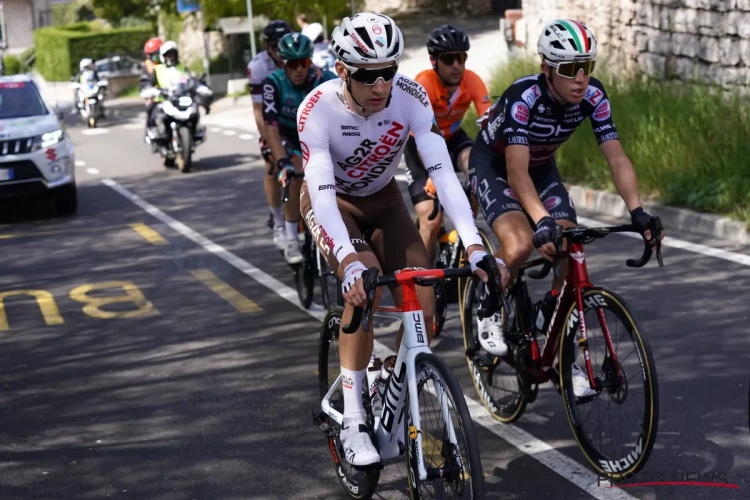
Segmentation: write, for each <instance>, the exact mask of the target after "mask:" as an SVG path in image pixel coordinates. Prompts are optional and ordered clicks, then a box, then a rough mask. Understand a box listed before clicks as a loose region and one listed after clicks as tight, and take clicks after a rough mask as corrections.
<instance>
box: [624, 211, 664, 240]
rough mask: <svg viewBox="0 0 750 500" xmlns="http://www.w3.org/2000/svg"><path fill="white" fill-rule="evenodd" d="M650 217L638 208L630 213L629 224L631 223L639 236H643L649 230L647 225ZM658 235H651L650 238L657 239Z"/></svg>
mask: <svg viewBox="0 0 750 500" xmlns="http://www.w3.org/2000/svg"><path fill="white" fill-rule="evenodd" d="M652 218H653V217H651V216H650V215H649V214H647V213H646V211H645V210H643V207H638V208H636V209H635V210H633V211H632V212H630V222H632V223H633V225H634V226H635V228H636V230H637V231H638V232H639V233H640V234H641V236H644V233H645V232H646V231H648V230H649V229H651V228H650V227H649V225H650V224H651V219H652ZM644 237H645V236H644ZM658 237H659V235H658V234H652V235H651V238H652V239H653V238H658Z"/></svg>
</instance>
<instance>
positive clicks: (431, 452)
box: [404, 353, 484, 499]
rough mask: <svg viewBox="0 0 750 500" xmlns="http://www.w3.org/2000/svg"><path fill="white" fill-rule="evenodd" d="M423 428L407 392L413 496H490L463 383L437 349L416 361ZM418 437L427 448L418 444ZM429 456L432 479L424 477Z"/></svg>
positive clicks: (406, 435) (406, 427)
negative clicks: (415, 419) (486, 492)
mask: <svg viewBox="0 0 750 500" xmlns="http://www.w3.org/2000/svg"><path fill="white" fill-rule="evenodd" d="M414 365H415V369H416V373H417V380H418V382H417V393H418V398H419V402H418V407H419V420H420V427H421V432H420V433H419V434H418V433H417V430H416V428H412V427H413V424H412V422H413V418H412V414H411V411H410V408H411V406H410V402H409V397H410V394H409V393H408V391H407V393H406V399H405V402H404V411H405V412H406V424H407V425H404V441H405V442H406V451H407V453H406V464H407V480H408V483H409V493H410V495H411V498H413V499H426V498H484V476H483V474H482V462H481V460H480V455H479V446H478V444H477V439H476V435H475V434H474V426H473V423H472V421H471V415H470V414H469V409H468V407H467V406H466V399H465V398H464V395H463V392H462V391H461V386H460V385H459V383H458V380H456V377H455V375H454V374H453V372H451V371H450V368H448V365H446V364H445V361H443V360H442V359H440V358H438V357H437V356H435V355H434V354H432V353H424V354H419V355H418V356H417V358H416V360H415V363H414ZM417 436H421V438H422V447H421V448H422V449H421V452H420V450H418V449H417ZM420 456H421V457H423V459H424V465H425V468H426V469H427V479H426V480H424V481H423V480H420V478H419V457H420Z"/></svg>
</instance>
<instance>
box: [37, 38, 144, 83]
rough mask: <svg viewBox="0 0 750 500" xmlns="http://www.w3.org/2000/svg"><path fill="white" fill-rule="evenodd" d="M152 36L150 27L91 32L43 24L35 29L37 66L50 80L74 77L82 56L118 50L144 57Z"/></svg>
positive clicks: (106, 55)
mask: <svg viewBox="0 0 750 500" xmlns="http://www.w3.org/2000/svg"><path fill="white" fill-rule="evenodd" d="M76 28H77V29H80V28H79V27H78V26H76ZM152 36H153V30H151V29H150V28H120V29H112V30H104V31H88V32H87V31H71V30H67V29H58V28H40V29H38V30H35V31H34V45H35V46H36V67H37V70H38V71H39V73H40V74H41V75H42V76H43V77H44V78H45V79H46V80H49V81H66V80H70V77H71V76H73V75H75V74H76V73H77V72H78V63H79V61H80V60H81V59H83V58H85V57H90V58H92V59H94V60H96V59H101V58H103V57H108V56H112V55H115V54H117V55H130V56H133V57H140V56H141V54H142V52H143V45H144V44H145V43H146V41H147V40H148V39H149V38H151V37H152Z"/></svg>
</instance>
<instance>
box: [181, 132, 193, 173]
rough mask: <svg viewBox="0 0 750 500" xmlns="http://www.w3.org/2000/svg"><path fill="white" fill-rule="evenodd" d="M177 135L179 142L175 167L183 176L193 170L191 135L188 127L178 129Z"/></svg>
mask: <svg viewBox="0 0 750 500" xmlns="http://www.w3.org/2000/svg"><path fill="white" fill-rule="evenodd" d="M177 134H178V137H179V141H180V152H179V153H177V167H178V168H179V169H180V171H181V172H182V173H183V174H187V173H188V172H190V171H191V170H192V168H193V134H192V132H190V129H189V128H188V127H180V129H179V130H178V131H177Z"/></svg>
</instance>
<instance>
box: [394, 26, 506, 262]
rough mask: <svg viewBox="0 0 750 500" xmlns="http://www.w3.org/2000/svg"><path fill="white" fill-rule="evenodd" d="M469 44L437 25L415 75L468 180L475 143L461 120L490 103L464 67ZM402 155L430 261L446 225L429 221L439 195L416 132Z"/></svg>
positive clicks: (455, 162) (463, 35)
mask: <svg viewBox="0 0 750 500" xmlns="http://www.w3.org/2000/svg"><path fill="white" fill-rule="evenodd" d="M469 47H470V44H469V37H468V36H467V35H466V33H464V32H463V31H462V30H461V29H460V28H455V27H453V26H449V25H447V24H444V25H442V26H440V27H438V28H436V29H434V30H433V31H432V33H430V37H429V39H428V41H427V52H428V53H429V54H430V62H431V63H432V69H427V70H424V71H422V72H421V73H419V74H418V75H417V77H416V78H415V80H416V81H417V82H419V83H420V84H421V85H422V86H423V87H424V89H425V91H426V92H427V98H428V99H429V102H430V104H431V105H432V110H433V112H434V114H435V119H436V121H437V125H438V127H439V128H440V131H441V132H442V134H443V137H445V141H446V143H447V145H448V151H449V153H450V156H451V161H452V162H453V169H454V170H455V171H456V172H458V171H461V172H463V174H464V176H465V177H466V180H467V181H468V179H469V153H470V152H471V147H472V145H473V144H474V141H473V140H472V139H471V137H469V135H468V134H467V133H466V132H465V131H464V129H462V128H461V122H462V121H463V118H464V115H465V114H466V111H468V109H469V106H470V105H471V103H472V102H473V103H474V107H475V108H476V110H477V115H478V116H482V115H484V113H485V112H486V111H487V110H488V109H489V108H490V106H491V105H492V102H490V97H489V94H488V92H487V87H486V86H485V84H484V82H482V79H481V78H479V76H478V75H477V74H476V73H474V72H473V71H471V70H468V69H466V58H467V57H468V50H469ZM425 105H427V103H425ZM404 156H405V157H406V167H407V168H406V178H407V182H408V184H409V195H410V196H411V201H412V203H413V204H414V210H415V211H416V212H417V216H418V217H419V232H420V234H421V236H422V241H424V244H425V246H426V247H427V251H428V253H429V256H430V261H432V260H433V259H434V257H435V256H434V255H433V254H434V247H435V240H436V239H437V235H438V233H439V231H440V227H441V226H442V224H443V217H442V213H440V214H438V216H437V217H436V218H435V219H434V220H432V221H430V220H428V219H427V217H428V216H429V215H430V213H431V212H432V208H433V201H432V199H433V198H435V196H436V194H435V189H434V187H433V186H432V182H431V181H430V180H429V178H428V176H427V172H426V171H425V167H424V164H423V163H422V160H421V158H420V157H419V154H418V153H417V145H416V142H415V141H414V137H413V136H411V137H409V140H408V141H407V143H406V150H405V153H404ZM475 212H476V209H475Z"/></svg>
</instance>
